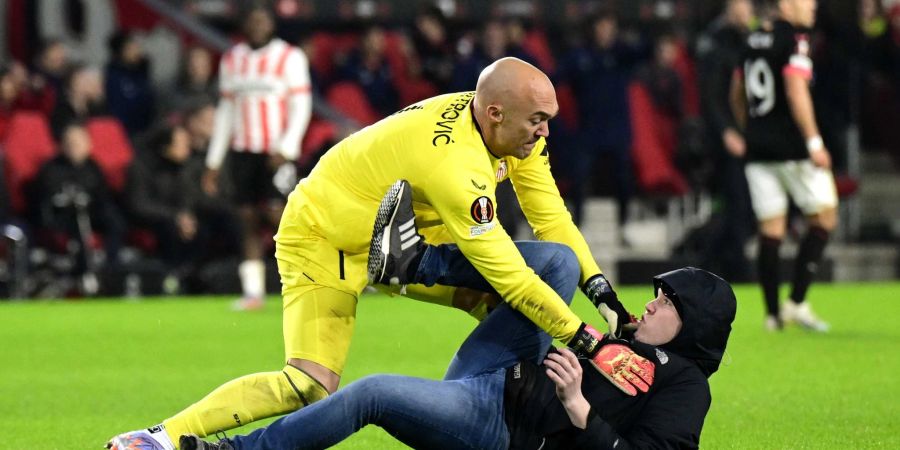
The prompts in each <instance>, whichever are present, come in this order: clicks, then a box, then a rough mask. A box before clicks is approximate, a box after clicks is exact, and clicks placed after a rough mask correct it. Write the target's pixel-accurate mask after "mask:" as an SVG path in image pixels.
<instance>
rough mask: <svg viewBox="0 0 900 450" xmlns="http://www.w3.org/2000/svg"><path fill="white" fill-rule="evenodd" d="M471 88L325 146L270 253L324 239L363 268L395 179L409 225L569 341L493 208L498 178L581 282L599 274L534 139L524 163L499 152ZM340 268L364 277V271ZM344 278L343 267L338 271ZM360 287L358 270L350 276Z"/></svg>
mask: <svg viewBox="0 0 900 450" xmlns="http://www.w3.org/2000/svg"><path fill="white" fill-rule="evenodd" d="M474 96H475V93H474V92H463V93H454V94H447V95H440V96H437V97H433V98H430V99H427V100H424V101H422V102H419V103H416V104H414V105H411V106H408V107H406V108H404V109H402V110H400V111H398V112H396V113H394V114H393V115H391V116H389V117H387V118H385V119H383V120H381V121H379V122H378V123H376V124H374V125H371V126H369V127H366V128H364V129H362V130H360V131H358V132H356V133H354V134H353V135H351V136H349V137H347V138H346V139H344V140H343V141H341V142H340V143H338V144H336V145H335V146H334V147H332V148H331V149H330V150H328V152H327V153H326V154H325V155H324V156H323V157H322V159H321V160H320V161H319V163H318V164H317V165H316V167H315V168H314V169H313V171H312V172H311V173H310V174H309V176H308V177H306V178H305V179H303V180H302V181H301V182H300V183H299V184H298V185H297V187H296V188H295V190H294V191H293V192H292V193H291V195H290V197H289V198H288V203H287V207H286V208H285V211H284V215H283V217H282V219H281V224H280V226H279V230H278V234H277V235H276V237H275V240H276V243H277V244H276V256H277V257H278V258H279V259H288V260H289V259H290V258H291V257H292V256H294V254H293V252H292V251H291V248H292V246H295V245H298V244H300V243H301V242H303V241H304V240H309V239H322V240H326V241H327V242H328V244H329V245H330V247H333V248H335V249H337V250H339V251H340V252H341V258H342V260H341V261H342V263H343V261H345V259H344V255H347V258H346V261H349V262H351V263H353V264H362V265H363V266H365V257H362V258H359V257H358V256H360V255H366V254H367V253H368V250H369V243H370V240H371V235H372V228H373V225H374V222H375V214H376V212H377V210H378V205H379V203H380V202H381V199H382V197H383V196H384V195H385V194H386V193H387V190H388V188H389V187H390V185H391V184H393V183H394V182H395V181H397V180H399V179H405V180H407V181H409V183H410V184H411V186H412V190H413V196H412V197H413V208H414V210H415V213H416V224H417V225H418V226H419V228H420V231H421V232H422V234H423V235H424V236H425V238H426V241H427V242H429V243H431V244H440V243H449V242H453V243H455V244H457V245H458V246H459V248H460V250H461V251H462V252H463V254H465V255H466V257H467V258H468V260H469V261H470V262H471V263H472V265H473V266H474V267H475V268H476V269H477V270H478V271H479V272H480V273H481V274H482V276H484V278H485V279H486V280H487V281H488V282H489V283H490V284H491V285H492V286H493V287H494V288H495V289H496V290H497V292H498V293H499V294H500V295H501V296H502V298H503V299H504V300H505V301H506V302H507V303H509V304H510V306H512V307H513V308H515V309H516V310H518V311H520V312H522V313H523V314H524V315H525V316H527V317H528V318H529V319H531V320H532V321H533V322H535V323H536V324H537V325H538V326H540V327H541V328H542V329H544V330H546V331H547V332H548V333H549V334H550V335H552V336H553V337H555V338H558V339H562V340H568V339H570V338H571V337H572V336H573V335H574V334H575V332H576V331H577V329H578V326H579V325H580V324H581V320H580V319H579V318H578V317H577V316H576V315H575V314H574V313H572V312H571V310H570V309H569V308H568V306H567V305H566V304H565V302H563V300H562V299H561V298H560V297H559V296H558V295H557V294H556V293H555V292H554V291H553V290H552V289H551V288H550V287H549V286H547V285H546V284H545V283H544V282H543V281H541V279H540V278H539V277H538V276H537V275H536V274H535V273H534V271H533V270H531V269H530V268H529V267H528V266H527V265H526V264H525V260H524V259H523V258H522V256H521V255H520V254H519V252H518V250H517V248H516V246H515V244H514V243H513V241H512V239H511V238H510V237H509V235H508V234H507V233H506V231H505V230H504V229H503V227H502V226H501V225H500V223H499V222H498V220H497V217H496V214H495V208H497V207H502V205H497V204H496V196H495V190H496V187H497V184H498V183H499V182H501V181H503V180H504V179H506V178H507V177H508V178H511V179H512V183H513V187H514V188H515V191H516V195H517V197H518V199H519V202H520V204H521V206H522V210H523V212H524V213H525V217H526V218H527V219H528V222H529V224H530V225H531V227H532V229H533V230H534V233H535V235H536V236H537V238H538V239H540V240H545V241H552V242H558V243H562V244H566V245H568V246H569V247H571V248H572V249H573V250H574V251H575V253H576V255H577V256H578V259H579V262H580V264H581V282H582V283H583V282H584V281H585V280H586V279H587V278H588V277H590V276H592V275H595V274H597V273H600V269H599V267H598V266H597V263H596V262H595V261H594V259H593V257H592V256H591V253H590V250H589V249H588V246H587V243H586V242H585V240H584V238H583V237H582V235H581V233H580V232H579V231H578V229H577V227H576V226H575V224H574V223H573V222H572V219H571V216H570V214H569V212H568V211H567V210H566V207H565V205H564V203H563V200H562V198H561V197H560V195H559V191H558V190H557V188H556V184H555V182H554V180H553V177H552V175H551V173H550V162H549V154H548V150H547V147H546V142H545V141H544V139H543V138H541V139H540V140H539V141H538V142H537V144H536V145H535V147H534V149H533V151H532V153H531V154H530V155H529V156H528V157H527V158H525V159H523V160H519V159H516V158H513V157H505V158H496V157H494V156H493V155H492V154H491V153H490V151H488V149H487V147H486V146H485V144H484V141H483V140H482V138H481V134H480V132H479V130H478V127H477V124H476V122H475V119H474V116H473V114H472V111H471V107H470V105H471V103H472V99H473V98H474ZM347 273H355V274H358V273H362V274H365V269H364V268H362V270H361V271H360V270H349V269H348V270H347ZM342 276H343V268H342ZM351 283H352V286H353V287H354V288H355V289H356V290H357V292H360V291H361V290H362V289H363V288H364V287H365V284H366V280H365V278H364V276H363V277H362V279H359V280H351Z"/></svg>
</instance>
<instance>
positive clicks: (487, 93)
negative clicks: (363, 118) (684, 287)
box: [110, 58, 630, 449]
mask: <svg viewBox="0 0 900 450" xmlns="http://www.w3.org/2000/svg"><path fill="white" fill-rule="evenodd" d="M558 111H559V106H558V105H557V102H556V95H555V91H554V89H553V86H552V84H551V82H550V80H549V79H548V78H547V76H546V75H544V74H543V73H542V72H541V71H540V70H538V69H537V68H535V67H534V66H531V65H529V64H527V63H525V62H523V61H521V60H518V59H515V58H504V59H500V60H498V61H496V62H494V63H493V64H491V65H490V66H488V67H487V68H486V69H485V70H484V71H483V72H482V73H481V75H480V77H479V79H478V84H477V87H476V90H475V92H462V93H454V94H446V95H440V96H437V97H434V98H430V99H427V100H424V101H422V102H419V103H416V104H414V105H410V106H408V107H406V108H404V109H402V110H400V111H398V112H396V113H394V114H393V115H391V116H389V117H387V118H385V119H383V120H381V121H379V122H378V123H376V124H374V125H372V126H369V127H367V128H365V129H363V130H360V131H359V132H357V133H355V134H353V135H351V136H349V137H348V138H346V139H344V140H343V141H341V142H340V143H338V144H337V145H335V146H334V147H333V148H331V149H330V150H329V151H328V152H327V153H326V154H325V156H323V157H322V159H321V160H320V161H319V163H318V165H317V166H316V167H315V168H314V169H313V171H312V173H310V175H309V176H308V177H307V178H305V179H304V180H302V181H301V182H300V183H299V184H298V185H297V187H296V189H295V190H294V191H293V193H291V195H290V197H289V199H288V203H287V207H286V209H285V211H284V215H283V216H282V219H281V224H280V226H279V229H278V234H277V236H275V241H276V253H275V256H276V258H277V259H278V269H279V273H280V275H281V281H282V284H283V287H282V295H283V303H284V306H283V333H284V343H285V359H286V361H287V364H286V365H285V366H284V367H283V368H282V369H281V370H279V371H274V372H263V373H256V374H252V375H247V376H244V377H241V378H238V379H235V380H232V381H229V382H228V383H225V384H224V385H222V386H220V387H219V388H217V389H216V390H215V391H213V392H212V393H210V394H209V395H207V396H206V397H205V398H203V399H202V400H200V401H199V402H197V403H195V404H193V405H191V406H189V407H188V408H187V409H185V410H184V411H182V412H180V413H178V414H176V415H175V416H173V417H171V418H169V419H167V420H165V421H164V422H163V423H162V424H160V425H157V426H155V427H152V428H150V429H148V430H138V431H134V432H130V433H124V434H121V435H119V436H117V437H115V438H114V439H113V440H112V441H111V442H110V448H131V447H128V445H131V443H133V442H135V441H136V440H141V441H142V442H149V443H150V444H151V445H152V446H148V447H135V448H148V449H157V448H159V449H169V448H175V446H174V444H173V442H177V438H178V437H179V436H180V435H185V434H196V435H199V436H206V435H210V434H212V433H215V432H217V431H220V430H227V429H231V428H234V427H237V426H240V425H244V424H247V423H249V422H252V421H255V420H259V419H262V418H266V417H271V416H275V415H280V414H285V413H288V412H291V411H294V410H297V409H299V408H302V407H304V406H306V405H308V404H310V403H312V402H316V401H318V400H321V399H322V398H324V397H326V396H328V395H329V394H330V393H332V392H334V391H335V390H336V389H337V387H338V384H339V382H340V377H341V373H342V371H343V369H344V363H345V360H346V356H347V351H348V348H349V346H350V339H351V336H352V334H353V327H354V322H355V317H356V302H357V299H358V297H359V295H360V293H361V292H362V290H363V288H365V286H366V284H367V256H368V252H369V248H370V243H371V236H372V229H373V225H374V224H375V221H376V212H377V211H378V209H379V204H380V203H381V202H382V199H383V198H384V197H385V193H386V192H388V190H389V189H390V188H391V187H392V186H393V185H395V183H396V182H397V181H398V180H406V182H404V183H403V189H405V190H406V191H405V192H407V194H404V195H406V196H405V197H404V199H405V200H406V201H409V199H410V198H411V206H412V208H411V209H412V210H413V211H414V215H415V221H414V224H415V225H414V226H415V227H417V229H418V232H419V233H421V235H422V236H423V237H424V241H426V242H428V243H429V244H434V245H437V244H449V246H448V245H445V246H442V247H441V248H443V249H444V250H447V249H448V248H449V251H445V252H437V251H434V252H432V253H433V254H434V255H433V258H431V261H430V263H431V264H429V267H436V266H437V267H451V268H452V267H459V266H460V265H465V264H470V266H469V268H474V270H473V271H472V273H476V271H477V273H476V274H477V275H479V276H480V277H483V280H485V281H486V282H487V286H488V288H487V289H484V288H482V289H480V291H475V290H473V289H469V288H467V286H466V283H462V284H456V286H460V287H454V286H450V285H442V284H433V283H428V284H430V286H426V285H424V284H410V285H408V286H407V287H406V290H405V293H404V295H406V296H408V297H411V298H416V299H419V300H424V301H428V302H432V303H438V304H442V305H445V306H453V307H457V308H460V309H464V310H466V311H472V310H474V312H473V315H476V316H477V315H479V313H478V311H481V313H482V315H483V311H484V304H485V302H488V303H489V302H490V301H491V299H492V298H493V299H502V300H503V301H505V302H506V303H508V304H509V305H510V306H511V307H512V308H513V309H514V310H516V311H518V312H520V313H522V314H523V315H524V316H525V317H527V319H528V320H530V321H532V322H534V323H535V324H536V325H538V326H539V327H540V328H541V329H542V330H544V331H546V332H547V333H548V334H549V335H550V336H552V337H553V338H555V339H558V340H559V341H561V342H563V343H566V344H568V345H569V346H570V347H571V348H572V349H573V350H575V351H576V352H581V353H582V354H584V355H585V356H586V357H589V358H590V357H592V356H593V355H594V352H595V351H596V349H597V348H598V345H599V342H600V340H601V339H602V336H601V333H599V332H598V331H597V330H595V329H594V328H593V327H591V326H590V325H587V324H584V323H583V322H582V321H581V319H579V318H578V317H577V316H576V315H575V314H574V313H572V311H571V310H570V309H569V307H568V305H567V303H568V302H570V301H571V297H572V295H573V294H574V288H575V286H572V285H570V286H569V288H568V289H566V288H565V287H564V286H557V285H552V284H553V282H552V281H551V280H550V278H551V277H552V275H553V273H552V272H554V271H559V270H561V269H567V270H569V271H580V273H579V274H577V275H578V276H576V277H574V278H575V279H578V280H579V281H578V285H579V286H580V287H581V288H582V290H583V291H584V292H585V294H586V295H587V296H588V298H590V299H591V300H592V301H593V302H594V304H595V305H596V306H597V307H598V309H599V310H600V312H601V314H602V315H603V317H604V318H605V319H606V320H607V322H608V323H609V328H610V333H611V334H612V335H618V333H620V332H621V329H622V326H623V325H624V324H625V323H627V322H629V321H630V315H629V314H628V313H627V312H626V311H625V309H624V308H623V307H622V305H621V303H620V302H619V301H618V299H617V297H616V294H615V292H614V291H613V290H612V288H611V286H610V284H609V282H608V281H607V280H606V278H605V277H604V276H603V275H602V273H601V271H600V268H599V267H598V266H597V263H596V262H595V260H594V258H593V256H592V255H591V253H590V250H589V249H588V246H587V244H586V242H585V240H584V238H583V236H582V235H581V233H580V232H579V231H578V229H577V228H576V226H575V225H574V224H573V222H572V219H571V216H570V215H569V212H568V211H567V210H566V208H565V205H564V203H563V200H562V198H561V197H560V195H559V191H558V190H557V188H556V184H555V182H554V180H553V177H552V175H551V174H550V166H549V153H548V148H547V143H546V141H545V139H546V138H547V136H548V135H549V128H548V123H547V122H548V121H549V120H550V119H551V118H553V117H554V116H555V115H556V114H557V113H558ZM506 178H510V179H511V180H512V183H513V186H514V187H515V190H516V194H517V196H518V199H519V202H520V204H521V205H522V209H523V211H524V213H525V216H526V217H527V219H528V222H529V223H530V225H531V227H532V228H533V230H534V233H535V235H536V236H537V238H538V239H539V240H540V241H543V242H539V243H531V244H534V245H531V244H529V243H515V242H513V241H512V239H511V238H510V237H509V235H508V234H507V233H506V231H505V230H504V229H503V227H502V226H501V225H500V224H499V222H498V221H497V219H496V217H495V214H494V211H495V208H496V207H502V206H498V205H496V197H495V192H494V191H495V189H496V187H497V184H498V183H500V182H501V181H503V180H505V179H506ZM407 182H408V183H407ZM391 192H393V193H394V194H397V193H398V192H397V191H394V190H392V191H391ZM410 223H412V221H410ZM407 236H408V235H407ZM538 244H544V245H545V246H543V247H542V246H541V245H538ZM560 244H562V245H560ZM422 245H423V244H421V243H417V245H415V246H412V248H413V249H414V250H415V249H417V251H422ZM548 249H549V251H548ZM570 249H571V250H570ZM566 252H567V254H565V253H566ZM572 252H574V256H573V255H572ZM560 255H561V256H560ZM557 256H560V257H559V258H557ZM441 258H442V259H444V261H443V263H445V264H444V265H443V266H441V265H440V264H437V265H436V264H435V261H434V260H435V259H441ZM553 261H563V262H564V261H577V264H574V263H573V264H568V265H563V266H561V267H560V266H553V264H552V263H553ZM416 264H418V260H417V262H416ZM415 269H416V267H412V268H411V270H412V271H413V272H414V271H415ZM419 275H422V274H419ZM420 278H421V277H418V278H416V279H420ZM426 278H427V277H426ZM545 280H547V281H546V282H545ZM414 283H415V282H414ZM548 283H549V284H548ZM447 284H450V283H447ZM474 284H475V286H476V287H477V286H479V284H478V283H474ZM469 287H471V286H469ZM481 291H491V292H490V293H489V294H488V293H485V292H481ZM157 444H158V445H157Z"/></svg>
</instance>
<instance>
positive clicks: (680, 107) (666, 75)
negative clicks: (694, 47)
mask: <svg viewBox="0 0 900 450" xmlns="http://www.w3.org/2000/svg"><path fill="white" fill-rule="evenodd" d="M677 59H678V42H677V41H676V38H675V35H673V34H669V33H665V34H662V35H660V36H658V37H657V38H656V44H655V45H654V50H653V59H652V60H651V61H649V62H648V63H647V64H644V65H643V66H641V68H640V69H638V72H637V80H638V81H639V82H641V83H642V84H643V85H644V86H646V88H647V90H648V91H649V92H650V95H651V96H652V97H653V103H654V104H655V105H656V108H657V111H659V112H660V114H662V115H663V116H664V117H665V118H666V119H668V120H671V121H673V122H675V123H677V122H678V121H679V120H680V119H681V117H682V114H683V112H684V101H683V97H682V83H681V78H680V77H679V76H678V72H676V71H675V62H676V60H677ZM672 144H673V148H674V144H675V143H674V142H673V143H672Z"/></svg>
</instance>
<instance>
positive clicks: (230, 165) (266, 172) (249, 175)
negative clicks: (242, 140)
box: [226, 151, 285, 205]
mask: <svg viewBox="0 0 900 450" xmlns="http://www.w3.org/2000/svg"><path fill="white" fill-rule="evenodd" d="M226 168H227V172H228V174H229V177H230V178H231V180H230V182H231V187H232V189H234V201H235V203H237V204H238V205H247V204H252V205H258V204H261V203H264V202H269V201H271V200H282V201H283V200H284V199H285V197H284V195H282V194H281V192H279V191H278V189H277V188H276V187H275V184H274V183H272V177H274V176H275V172H274V171H273V170H272V169H271V168H269V155H268V154H267V153H250V152H241V151H230V152H228V161H227V162H226Z"/></svg>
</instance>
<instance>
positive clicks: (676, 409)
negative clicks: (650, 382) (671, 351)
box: [574, 379, 710, 450]
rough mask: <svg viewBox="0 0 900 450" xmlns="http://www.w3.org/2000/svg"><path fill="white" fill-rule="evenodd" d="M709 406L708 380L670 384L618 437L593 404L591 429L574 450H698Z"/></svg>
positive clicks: (655, 396)
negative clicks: (612, 449)
mask: <svg viewBox="0 0 900 450" xmlns="http://www.w3.org/2000/svg"><path fill="white" fill-rule="evenodd" d="M709 405H710V395H709V387H708V385H707V384H706V383H705V380H700V379H697V380H688V381H685V382H682V383H678V384H673V385H667V386H665V387H664V388H662V389H660V390H659V391H657V392H655V393H654V394H653V397H652V398H651V399H650V400H648V402H647V404H646V406H645V407H644V408H643V410H642V411H641V414H640V416H639V417H638V418H637V420H636V421H635V424H634V426H632V427H631V428H630V429H629V430H628V432H627V433H625V434H624V435H620V434H618V433H617V432H616V431H615V430H614V429H613V428H612V427H611V426H610V425H609V424H608V423H606V421H604V420H603V419H602V418H600V417H599V416H598V415H597V414H595V412H594V406H593V405H592V406H591V411H590V412H589V413H588V423H587V427H586V428H585V429H584V431H582V432H581V433H578V436H577V437H576V438H575V442H574V444H575V445H574V448H578V449H601V448H615V449H616V450H623V449H630V448H654V449H658V448H662V449H685V448H698V447H699V445H700V430H701V429H702V428H703V420H704V418H705V417H706V413H707V411H708V410H709ZM598 407H602V406H598Z"/></svg>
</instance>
